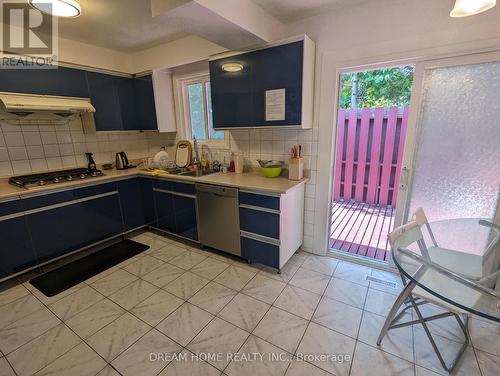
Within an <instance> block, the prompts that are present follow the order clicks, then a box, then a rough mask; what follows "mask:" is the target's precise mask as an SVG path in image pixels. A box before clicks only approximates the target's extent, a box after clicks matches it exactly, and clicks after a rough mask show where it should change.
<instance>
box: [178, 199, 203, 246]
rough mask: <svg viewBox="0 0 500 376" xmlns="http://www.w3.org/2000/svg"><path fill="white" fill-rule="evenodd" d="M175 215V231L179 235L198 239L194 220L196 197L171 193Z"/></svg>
mask: <svg viewBox="0 0 500 376" xmlns="http://www.w3.org/2000/svg"><path fill="white" fill-rule="evenodd" d="M172 199H173V203H174V215H175V233H176V234H177V235H179V236H182V237H185V238H188V239H191V240H196V241H197V240H198V226H197V220H196V199H195V198H194V197H193V198H191V197H185V196H178V195H175V194H174V195H172Z"/></svg>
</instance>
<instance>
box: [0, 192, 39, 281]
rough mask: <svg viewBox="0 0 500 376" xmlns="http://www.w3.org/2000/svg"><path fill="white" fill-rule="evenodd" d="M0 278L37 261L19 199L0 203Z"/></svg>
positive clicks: (19, 270) (33, 264)
mask: <svg viewBox="0 0 500 376" xmlns="http://www.w3.org/2000/svg"><path fill="white" fill-rule="evenodd" d="M0 239H1V247H0V279H3V278H6V277H8V276H9V275H12V274H16V273H18V272H21V271H23V270H25V269H28V268H30V267H32V266H35V265H36V264H37V263H38V260H37V257H36V254H35V251H34V249H33V246H32V243H31V240H30V237H29V236H28V226H27V224H26V217H25V216H24V215H23V214H22V207H21V203H20V200H14V201H9V202H4V203H0Z"/></svg>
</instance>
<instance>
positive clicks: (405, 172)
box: [399, 166, 410, 191]
mask: <svg viewBox="0 0 500 376" xmlns="http://www.w3.org/2000/svg"><path fill="white" fill-rule="evenodd" d="M409 176H410V169H409V168H408V167H406V166H403V167H401V177H400V178H399V189H400V190H403V191H406V190H407V189H408V177H409Z"/></svg>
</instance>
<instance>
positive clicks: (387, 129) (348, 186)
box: [333, 107, 408, 206]
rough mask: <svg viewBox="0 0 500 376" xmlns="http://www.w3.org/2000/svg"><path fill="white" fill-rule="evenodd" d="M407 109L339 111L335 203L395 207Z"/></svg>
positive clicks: (383, 108) (382, 108)
mask: <svg viewBox="0 0 500 376" xmlns="http://www.w3.org/2000/svg"><path fill="white" fill-rule="evenodd" d="M407 125H408V107H403V108H398V107H380V108H363V109H349V110H345V109H340V110H339V114H338V119H337V149H336V159H335V174H334V175H335V180H334V187H333V196H334V199H335V200H339V199H345V200H355V201H358V202H366V203H369V204H380V205H392V206H395V205H396V199H397V191H398V190H397V187H398V186H399V177H400V171H401V162H402V159H403V148H404V142H405V136H406V127H407Z"/></svg>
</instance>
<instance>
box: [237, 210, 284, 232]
mask: <svg viewBox="0 0 500 376" xmlns="http://www.w3.org/2000/svg"><path fill="white" fill-rule="evenodd" d="M240 228H241V230H243V231H247V232H251V233H253V234H258V235H263V236H267V237H268V238H273V239H279V238H280V215H279V214H277V213H270V212H267V211H261V210H254V209H248V208H243V207H240Z"/></svg>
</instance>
